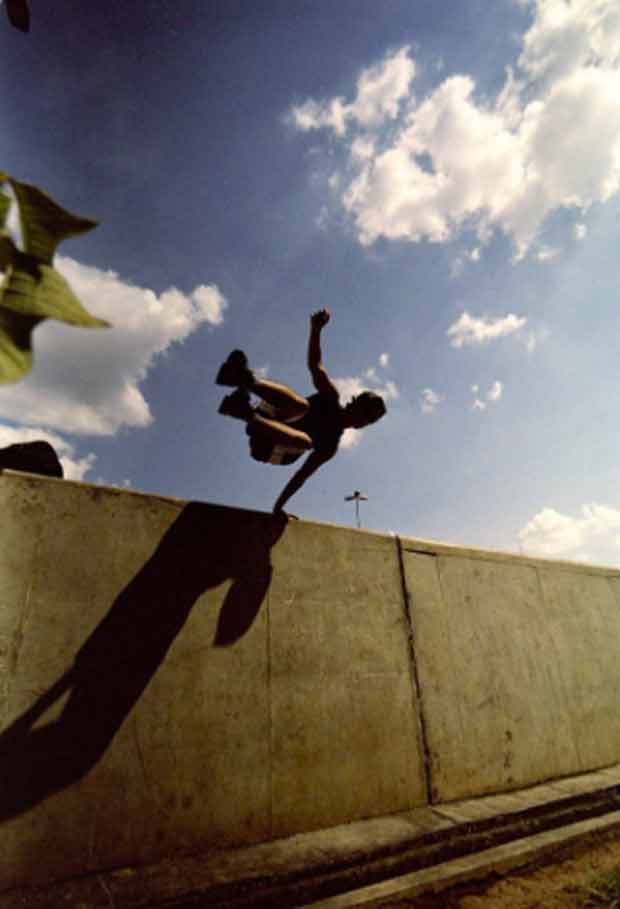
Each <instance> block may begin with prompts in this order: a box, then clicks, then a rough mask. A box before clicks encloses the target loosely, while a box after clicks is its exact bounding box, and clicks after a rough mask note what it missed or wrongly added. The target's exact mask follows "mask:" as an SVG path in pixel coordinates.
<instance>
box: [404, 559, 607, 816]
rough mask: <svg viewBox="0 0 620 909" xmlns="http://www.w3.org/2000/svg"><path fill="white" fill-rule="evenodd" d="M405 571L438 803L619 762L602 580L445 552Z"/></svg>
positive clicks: (578, 571)
mask: <svg viewBox="0 0 620 909" xmlns="http://www.w3.org/2000/svg"><path fill="white" fill-rule="evenodd" d="M408 545H409V546H410V550H411V548H412V547H411V544H407V543H405V549H407V546H408ZM404 565H405V575H406V584H407V587H408V590H409V597H410V601H411V610H412V624H413V629H414V640H415V658H416V664H417V669H418V675H419V679H420V688H421V709H422V715H423V721H424V729H425V736H426V743H427V747H428V759H429V770H430V779H431V793H432V798H433V800H434V801H439V802H441V801H449V800H452V799H457V798H464V797H468V796H475V795H481V794H484V793H490V792H502V791H507V790H510V789H515V788H519V787H523V786H527V785H531V784H534V783H536V782H541V781H544V780H548V779H554V778H557V777H562V776H567V775H570V774H575V773H580V772H585V771H587V770H592V769H596V768H597V767H601V766H605V765H607V764H611V763H613V762H614V761H617V760H618V757H619V756H620V737H619V735H618V729H619V726H620V723H619V720H618V716H617V710H615V709H614V707H615V705H617V703H618V694H619V691H618V686H619V683H620V673H618V671H617V660H615V659H614V650H615V649H616V647H615V645H616V641H617V640H618V638H619V636H620V626H619V623H620V609H619V608H618V603H617V600H616V599H615V597H614V595H613V592H612V587H611V585H610V580H609V578H608V577H607V576H606V575H605V572H603V571H599V572H597V570H596V569H587V568H585V567H583V566H573V567H571V566H570V565H567V564H566V563H563V564H562V563H561V564H558V565H554V564H553V563H551V562H546V563H545V562H542V561H540V560H539V561H538V562H537V561H535V560H528V559H524V558H519V557H514V556H501V555H498V554H495V555H490V556H489V557H488V558H485V557H484V554H482V553H478V554H473V555H471V556H470V555H468V554H465V553H464V554H463V555H461V554H459V553H458V551H456V550H453V551H452V552H446V551H445V550H443V549H442V547H437V548H436V549H435V551H434V552H433V551H432V550H429V554H422V553H421V552H419V551H418V552H415V551H405V553H404Z"/></svg>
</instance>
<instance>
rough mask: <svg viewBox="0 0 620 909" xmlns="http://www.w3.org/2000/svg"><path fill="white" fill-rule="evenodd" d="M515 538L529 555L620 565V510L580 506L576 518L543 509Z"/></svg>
mask: <svg viewBox="0 0 620 909" xmlns="http://www.w3.org/2000/svg"><path fill="white" fill-rule="evenodd" d="M518 536H519V542H520V544H521V546H522V548H523V550H524V551H527V552H528V553H531V554H532V555H541V556H545V557H556V558H565V559H577V560H579V561H588V562H597V563H599V564H607V565H618V564H620V509H617V508H613V507H611V506H609V505H597V504H591V505H583V506H582V507H581V514H580V515H579V516H577V517H572V516H570V515H567V514H562V513H561V512H559V511H556V510H555V509H554V508H543V509H542V510H541V511H539V512H538V514H536V515H535V516H534V517H533V518H532V520H531V521H529V522H528V524H526V525H525V527H524V528H523V529H522V530H520V531H519V535H518Z"/></svg>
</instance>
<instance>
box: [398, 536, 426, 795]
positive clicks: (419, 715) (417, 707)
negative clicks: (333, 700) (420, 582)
mask: <svg viewBox="0 0 620 909" xmlns="http://www.w3.org/2000/svg"><path fill="white" fill-rule="evenodd" d="M396 552H397V554H398V569H399V572H400V588H401V594H402V604H403V612H404V614H405V624H406V627H407V641H408V644H409V665H410V666H411V683H412V686H413V694H414V712H415V715H416V719H417V728H418V740H419V742H420V747H421V749H422V760H423V766H424V786H425V789H426V801H427V803H428V804H429V805H430V804H432V801H433V790H432V785H431V759H430V754H429V750H428V739H427V734H426V722H425V719H424V706H423V704H422V688H421V685H420V677H419V674H418V664H417V660H416V648H415V626H414V622H413V612H412V609H411V597H410V596H409V590H408V587H407V578H406V575H405V563H404V561H403V546H402V542H401V539H400V537H399V536H396ZM425 555H428V556H429V557H430V558H435V556H434V554H433V553H425Z"/></svg>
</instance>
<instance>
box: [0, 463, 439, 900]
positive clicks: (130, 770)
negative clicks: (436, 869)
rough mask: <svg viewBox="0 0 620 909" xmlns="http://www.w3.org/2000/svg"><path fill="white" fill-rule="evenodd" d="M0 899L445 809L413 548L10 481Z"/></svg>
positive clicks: (1, 605)
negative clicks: (81, 877) (416, 654)
mask: <svg viewBox="0 0 620 909" xmlns="http://www.w3.org/2000/svg"><path fill="white" fill-rule="evenodd" d="M0 533H1V535H2V536H1V539H2V545H1V546H0V661H1V662H0V686H1V690H2V694H3V698H2V706H1V708H0V709H1V711H2V714H1V715H0V730H3V731H2V732H0V824H1V828H0V836H1V843H2V847H1V848H0V889H1V888H6V887H10V886H13V885H17V884H19V883H21V882H26V881H35V880H49V879H54V878H64V877H67V876H69V875H71V874H76V873H82V872H84V871H88V870H94V869H99V868H102V867H111V866H116V865H123V864H128V863H139V862H145V861H150V860H153V859H157V858H159V857H162V856H165V855H173V854H175V853H179V852H184V851H192V850H195V849H198V848H202V847H204V846H209V845H218V846H221V845H224V844H226V843H235V844H238V843H239V844H240V843H250V842H256V841H261V840H266V839H270V838H272V837H277V836H283V835H286V834H290V833H294V832H298V831H302V830H309V829H313V828H319V827H323V826H329V825H332V824H338V823H341V822H343V821H347V820H350V819H355V818H362V817H368V816H372V815H379V814H386V813H391V812H396V811H402V810H406V809H409V808H411V807H413V806H415V805H418V804H421V803H423V802H424V801H425V799H426V788H425V782H424V775H423V759H422V753H423V752H422V748H421V744H420V741H419V730H418V710H417V705H416V703H415V697H414V687H413V685H412V678H411V662H410V658H409V647H410V642H409V626H408V618H407V613H406V609H405V606H404V602H403V598H402V593H401V582H400V563H399V556H398V550H397V544H396V541H395V540H394V539H390V538H387V537H383V536H379V535H373V534H360V533H358V532H356V531H353V530H347V529H343V528H337V527H326V526H324V527H321V526H317V525H313V524H309V523H305V522H291V523H290V524H289V525H288V526H287V527H286V528H284V526H283V525H282V524H281V523H280V524H278V523H277V522H275V521H274V519H273V518H272V517H271V516H270V515H261V514H256V513H252V512H239V511H234V510H232V509H226V508H220V507H215V506H209V505H204V504H198V503H183V502H177V501H170V500H165V499H162V498H157V497H153V496H144V495H140V494H135V493H131V492H126V491H120V490H112V489H105V488H101V487H92V486H87V485H83V484H78V483H70V482H65V481H62V480H51V479H44V478H37V477H32V476H27V475H23V474H22V475H20V474H15V473H13V474H10V473H5V474H3V475H2V476H0Z"/></svg>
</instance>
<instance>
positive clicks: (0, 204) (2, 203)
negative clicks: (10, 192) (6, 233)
mask: <svg viewBox="0 0 620 909" xmlns="http://www.w3.org/2000/svg"><path fill="white" fill-rule="evenodd" d="M0 176H1V175H0ZM10 207H11V200H10V198H9V197H8V196H7V195H6V194H5V193H3V192H0V227H4V222H5V221H6V216H7V215H8V213H9V208H10Z"/></svg>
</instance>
